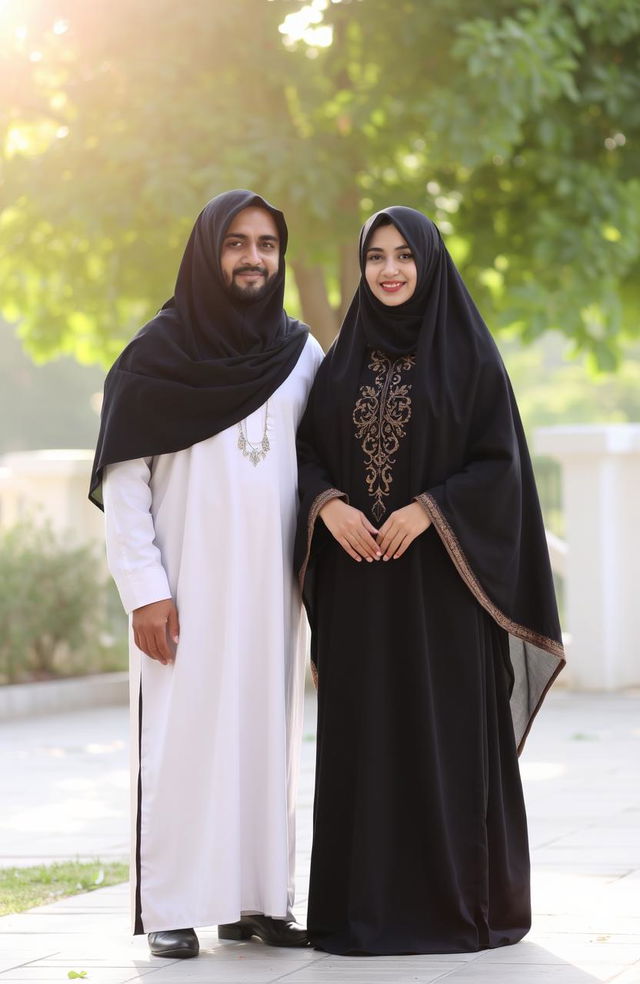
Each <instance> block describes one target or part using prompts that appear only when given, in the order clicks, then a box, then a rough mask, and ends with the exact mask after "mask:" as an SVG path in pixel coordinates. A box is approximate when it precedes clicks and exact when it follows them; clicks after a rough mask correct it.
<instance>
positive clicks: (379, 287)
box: [364, 225, 418, 307]
mask: <svg viewBox="0 0 640 984" xmlns="http://www.w3.org/2000/svg"><path fill="white" fill-rule="evenodd" d="M364 275H365V279H366V281H367V283H368V284H369V287H370V289H371V292H372V294H373V295H374V297H377V298H378V300H379V301H382V303H383V304H387V305H388V306H389V307H397V306H398V305H399V304H403V303H404V302H405V301H408V300H409V298H410V297H411V295H412V294H413V292H414V291H415V289H416V283H417V280H418V271H417V269H416V263H415V260H414V258H413V253H412V252H411V250H410V248H409V246H408V245H407V242H406V240H405V239H404V237H403V235H402V233H401V232H399V231H398V229H396V227H395V226H394V225H381V226H378V228H377V229H375V230H374V231H373V233H372V234H371V238H370V239H369V243H368V245H367V252H366V256H365V267H364Z"/></svg>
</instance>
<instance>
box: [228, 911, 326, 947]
mask: <svg viewBox="0 0 640 984" xmlns="http://www.w3.org/2000/svg"><path fill="white" fill-rule="evenodd" d="M252 936H257V937H258V939H261V940H262V942H263V943H267V944H268V945H269V946H309V938H308V936H307V931H306V929H303V928H302V926H298V925H297V923H295V922H294V921H293V919H274V918H273V917H272V916H243V917H242V919H240V920H239V921H238V922H234V923H225V924H224V925H223V926H218V939H219V940H249V939H251V937H252Z"/></svg>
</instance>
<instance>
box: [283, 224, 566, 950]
mask: <svg viewBox="0 0 640 984" xmlns="http://www.w3.org/2000/svg"><path fill="white" fill-rule="evenodd" d="M360 265H361V271H362V278H361V281H360V285H359V287H358V290H357V292H356V295H355V297H354V299H353V302H352V304H351V307H350V309H349V312H348V314H347V316H346V319H345V322H344V324H343V326H342V329H341V331H340V334H339V336H338V338H337V340H336V342H335V343H334V345H333V347H332V348H331V350H330V351H329V353H328V355H327V357H326V359H325V361H324V363H323V364H322V366H321V368H320V370H319V372H318V375H317V376H316V380H315V383H314V385H313V388H312V391H311V395H310V399H309V404H308V407H307V410H306V413H305V415H304V417H303V420H302V423H301V427H300V430H299V484H300V496H301V513H300V518H299V526H298V536H297V564H298V570H299V573H300V578H301V583H302V587H303V594H304V600H305V604H306V607H307V611H308V614H309V619H310V623H311V627H312V634H313V635H312V661H313V665H314V668H315V672H316V673H317V679H318V746H317V771H316V797H315V811H314V844H313V852H312V861H311V883H310V890H309V914H308V929H309V935H310V938H311V940H312V942H313V944H314V945H315V946H316V947H318V948H319V949H323V950H327V951H329V952H331V953H338V954H399V953H432V952H438V953H445V952H457V951H475V950H479V949H483V948H485V947H495V946H502V945H505V944H510V943H515V942H517V941H518V940H520V939H521V938H522V937H523V936H524V935H525V933H526V932H527V931H528V929H529V926H530V918H531V915H530V895H529V855H528V844H527V829H526V817H525V810H524V803H523V797H522V787H521V782H520V775H519V771H518V763H517V753H518V750H519V749H521V748H522V744H523V742H524V739H525V736H526V734H527V732H528V729H529V727H530V724H531V721H532V719H533V717H534V715H535V713H536V712H537V710H538V707H539V705H540V703H541V701H542V699H543V697H544V694H545V693H546V691H547V689H548V687H549V686H550V684H551V682H552V681H553V679H554V678H555V676H556V675H557V674H558V672H559V671H560V669H561V668H562V665H563V663H564V658H563V652H562V643H561V635H560V627H559V623H558V616H557V610H556V603H555V598H554V592H553V584H552V578H551V572H550V567H549V559H548V554H547V549H546V542H545V536H544V528H543V524H542V519H541V514H540V508H539V504H538V498H537V494H536V489H535V484H534V479H533V474H532V470H531V463H530V460H529V455H528V452H527V448H526V443H525V439H524V435H523V432H522V426H521V423H520V419H519V416H518V411H517V408H516V404H515V400H514V398H513V394H512V391H511V387H510V385H509V380H508V377H507V374H506V372H505V369H504V366H503V364H502V361H501V359H500V356H499V354H498V351H497V349H496V347H495V345H494V343H493V341H492V339H491V336H490V334H489V332H488V329H487V327H486V325H485V324H484V322H483V320H482V318H481V317H480V315H479V313H478V311H477V309H476V307H475V305H474V303H473V301H472V300H471V298H470V296H469V294H468V292H467V290H466V288H465V286H464V284H463V282H462V279H461V277H460V275H459V274H458V272H457V270H456V268H455V266H454V264H453V261H452V260H451V258H450V256H449V254H448V252H447V250H446V248H445V246H444V244H443V242H442V240H441V238H440V235H439V233H438V230H437V229H436V227H435V225H434V224H433V223H432V222H431V221H430V220H429V219H427V218H426V217H425V216H424V215H422V214H421V213H419V212H416V211H414V210H413V209H409V208H404V207H400V206H394V207H392V208H388V209H385V210H384V211H382V212H378V213H377V214H376V215H374V216H373V217H372V218H371V219H369V221H368V222H367V223H366V225H365V226H364V228H363V230H362V232H361V235H360Z"/></svg>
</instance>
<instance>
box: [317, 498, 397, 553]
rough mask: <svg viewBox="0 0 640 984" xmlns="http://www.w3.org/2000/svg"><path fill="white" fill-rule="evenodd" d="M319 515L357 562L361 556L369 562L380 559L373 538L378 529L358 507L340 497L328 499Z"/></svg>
mask: <svg viewBox="0 0 640 984" xmlns="http://www.w3.org/2000/svg"><path fill="white" fill-rule="evenodd" d="M320 516H321V517H322V521H323V522H324V524H325V526H326V527H327V529H328V530H329V532H330V533H331V535H332V536H334V537H335V539H336V540H337V541H338V543H339V544H340V546H341V547H342V548H343V550H346V552H347V553H348V554H349V556H350V557H353V559H354V560H357V561H358V563H360V561H361V560H362V559H363V558H364V560H368V561H369V563H371V561H372V560H380V557H381V556H382V553H381V551H380V548H379V547H378V544H377V543H376V541H375V539H374V537H375V536H377V535H378V531H377V529H376V528H375V526H372V525H371V523H370V522H369V520H368V519H367V517H366V516H365V514H364V513H363V512H360V510H359V509H354V508H353V506H348V505H347V503H346V502H343V500H342V499H337V498H336V499H329V501H328V502H327V503H325V505H324V506H323V507H322V509H321V510H320Z"/></svg>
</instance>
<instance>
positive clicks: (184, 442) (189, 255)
mask: <svg viewBox="0 0 640 984" xmlns="http://www.w3.org/2000/svg"><path fill="white" fill-rule="evenodd" d="M256 205H257V206H260V207H262V208H264V209H266V210H267V211H268V212H270V213H271V215H272V216H273V217H274V219H275V222H276V225H277V227H278V231H279V234H280V264H279V268H278V272H277V274H276V275H275V277H273V278H272V280H271V281H270V290H269V291H268V292H267V294H266V296H263V297H261V298H259V299H257V300H255V301H250V302H245V301H238V300H236V299H234V298H233V297H232V296H231V294H230V293H229V291H228V290H227V288H226V286H225V283H224V279H223V276H222V272H221V269H220V251H221V247H222V242H223V238H224V235H225V232H226V230H227V228H228V227H229V224H230V222H231V220H232V219H233V217H234V216H235V215H236V214H237V213H238V212H240V211H242V209H244V208H248V207H249V206H256ZM286 247H287V226H286V223H285V220H284V216H283V214H282V212H280V211H278V209H276V208H274V207H273V206H272V205H270V204H269V203H268V202H266V201H265V200H264V199H263V198H261V197H260V196H259V195H256V194H254V192H252V191H243V190H236V191H227V192H224V193H223V194H221V195H218V196H217V197H216V198H213V199H212V200H211V201H210V202H209V203H208V204H207V205H206V206H205V207H204V209H203V210H202V212H201V213H200V215H199V216H198V218H197V220H196V223H195V226H194V228H193V231H192V233H191V236H190V237H189V242H188V243H187V248H186V250H185V253H184V256H183V258H182V262H181V264H180V269H179V272H178V278H177V281H176V287H175V293H174V295H173V297H172V298H170V300H168V301H167V302H166V304H165V305H164V306H163V308H162V310H161V311H160V312H159V313H158V314H157V315H156V317H155V318H153V319H152V320H151V321H149V322H148V323H147V324H146V325H144V327H143V328H141V329H140V331H139V332H138V334H137V335H136V336H135V337H134V338H133V339H132V341H131V342H129V344H128V345H127V347H126V348H125V349H124V351H123V352H122V354H121V355H120V356H119V357H118V359H116V361H115V363H114V364H113V366H112V367H111V369H110V371H109V373H108V375H107V378H106V380H105V386H104V401H103V405H102V418H101V426H100V433H99V436H98V444H97V448H96V455H95V459H94V464H93V472H92V475H91V486H90V492H89V498H90V499H91V500H92V502H94V503H95V504H96V505H97V506H98V507H99V508H102V493H101V484H102V473H103V469H104V467H105V466H106V465H109V464H113V463H115V462H117V461H128V460H130V459H132V458H141V457H146V456H149V455H158V454H166V453H169V452H172V451H180V450H182V449H183V448H188V447H191V445H193V444H197V443H198V442H199V441H203V440H205V439H206V438H208V437H212V436H213V435H214V434H218V433H219V432H220V431H222V430H225V429H226V428H227V427H230V426H231V425H232V424H234V423H237V422H238V421H239V420H243V419H244V418H245V417H247V416H248V415H249V414H250V413H252V412H253V411H254V410H257V409H258V407H260V406H262V405H263V404H264V403H265V401H266V400H268V398H269V397H270V396H271V394H272V393H274V392H275V390H276V389H278V387H279V386H280V385H281V384H282V383H283V382H284V380H285V379H286V378H287V376H288V375H289V374H290V372H291V371H292V369H293V368H294V366H295V365H296V362H297V361H298V358H299V357H300V354H301V352H302V349H303V348H304V345H305V342H306V340H307V334H308V329H307V327H306V325H302V324H300V323H299V322H298V321H295V320H294V319H292V318H289V317H288V315H287V314H286V312H285V311H284V310H283V307H282V304H283V298H284V280H285V262H284V254H285V250H286Z"/></svg>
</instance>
